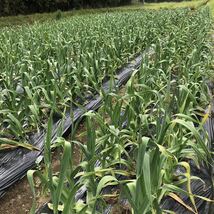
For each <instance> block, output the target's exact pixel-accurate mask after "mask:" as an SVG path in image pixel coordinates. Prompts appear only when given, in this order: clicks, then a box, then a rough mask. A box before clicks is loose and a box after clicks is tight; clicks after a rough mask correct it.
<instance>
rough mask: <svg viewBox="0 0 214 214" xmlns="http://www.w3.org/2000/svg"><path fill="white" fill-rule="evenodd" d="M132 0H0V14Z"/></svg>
mask: <svg viewBox="0 0 214 214" xmlns="http://www.w3.org/2000/svg"><path fill="white" fill-rule="evenodd" d="M131 1H132V0H0V16H6V15H18V14H31V13H37V12H52V11H56V10H58V9H60V10H63V11H65V10H70V9H74V8H82V7H84V8H85V7H86V8H87V7H108V6H111V7H112V6H120V5H124V4H129V3H131Z"/></svg>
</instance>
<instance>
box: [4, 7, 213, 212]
mask: <svg viewBox="0 0 214 214" xmlns="http://www.w3.org/2000/svg"><path fill="white" fill-rule="evenodd" d="M211 29H212V17H211V14H210V11H209V8H207V7H202V8H200V9H198V10H194V11H193V10H190V9H188V8H187V9H176V10H159V11H153V10H145V11H144V10H140V11H138V10H136V11H130V12H113V13H105V14H93V15H83V16H76V17H71V18H68V19H62V20H59V21H53V22H46V23H43V24H39V23H38V24H34V25H32V26H23V27H19V28H17V29H14V28H4V29H2V30H0V71H1V72H0V92H1V93H0V150H1V154H0V183H2V184H3V183H4V185H2V186H1V184H0V192H1V191H5V190H6V188H7V187H8V186H10V185H12V183H14V182H15V181H16V180H18V179H19V178H20V177H21V176H23V175H24V174H25V173H26V172H27V170H29V171H28V172H27V177H28V180H29V183H30V186H31V189H32V194H33V196H34V200H33V203H32V209H31V213H35V212H36V210H37V208H38V207H37V201H36V198H37V197H36V196H37V194H36V191H35V186H36V185H37V184H36V183H35V180H37V181H38V180H39V184H40V186H41V187H42V188H43V190H44V194H46V195H48V196H49V198H50V201H47V204H46V209H49V212H50V213H63V214H69V213H88V214H90V213H106V214H107V213H116V212H115V211H114V209H115V206H119V207H120V209H119V210H120V212H119V213H135V214H142V213H173V212H174V213H209V212H210V211H211V210H212V204H213V186H212V179H213V178H212V176H213V174H212V172H213V153H212V151H213V145H212V143H213V142H212V141H213V137H212V135H213V133H212V131H211V132H210V129H211V130H212V129H213V128H212V126H213V124H212V114H211V112H212V109H213V106H212V90H211V89H212V85H213V84H212V80H213V53H212V51H213V50H212V46H211V45H212V43H211V42H212V41H211V35H210V32H211ZM139 57H140V58H139ZM136 59H140V64H139V66H133V67H132V66H131V65H132V64H133V65H134V64H135V63H136ZM138 62H139V61H138ZM130 63H131V65H130ZM127 65H128V69H129V77H128V78H127V79H126V80H124V81H123V83H124V84H125V83H126V82H127V83H126V84H125V86H123V89H122V91H121V90H120V86H121V85H122V84H120V81H122V80H121V79H120V77H121V78H122V75H118V73H119V74H121V71H122V72H123V70H124V69H127ZM125 71H126V70H125ZM124 73H126V72H124ZM128 79H129V80H128ZM106 85H108V87H107V89H106V88H105V87H106ZM94 99H98V102H99V103H100V105H99V108H98V107H96V108H95V107H94V108H90V109H87V108H86V107H87V105H88V104H89V103H90V102H93V100H94ZM76 112H81V115H80V116H79V117H78V118H77V117H76ZM66 120H69V121H70V123H69V124H70V125H69V128H68V127H67V129H66V133H65V131H63V130H64V128H65V126H64V123H63V122H64V121H66ZM208 122H209V124H208ZM80 123H82V124H83V126H84V127H85V131H83V133H82V136H83V138H81V139H80V138H79V137H78V136H77V134H76V131H77V130H78V125H79V124H80ZM56 124H57V125H56ZM53 130H54V131H53ZM53 132H54V133H53ZM38 133H39V134H38ZM40 133H41V136H42V138H41V139H42V140H41V146H40V147H37V144H34V142H35V141H36V140H37V139H39V138H40ZM53 135H54V137H53ZM32 136H36V137H34V138H33V139H34V140H32ZM52 149H53V150H54V149H59V150H60V151H61V156H60V157H58V158H59V159H60V163H61V165H60V171H59V172H54V171H53V169H52V165H51V163H52V159H53V157H52V153H51V150H52ZM76 149H78V151H79V154H80V155H81V158H80V159H81V161H80V162H79V163H78V164H74V160H73V153H74V151H75V150H76ZM16 151H20V152H16ZM28 154H33V158H29V159H27V158H26V157H28ZM19 156H20V158H22V161H21V162H20V165H19V166H20V170H22V167H24V165H26V167H25V168H24V169H23V172H18V171H17V170H16V171H17V172H12V171H13V170H14V169H13V164H11V165H10V163H11V162H10V161H13V160H16V161H14V164H15V162H18V161H17V160H18V158H19ZM9 157H10V158H9ZM38 157H39V160H40V161H39V162H41V159H42V158H43V157H44V159H43V162H44V164H43V167H42V169H41V168H40V167H37V168H35V169H31V168H32V167H33V163H35V162H38ZM16 158H17V159H16ZM30 159H31V161H32V163H31V164H29V160H30ZM12 163H13V162H12ZM5 164H6V165H5ZM28 164H29V165H28ZM17 168H19V167H18V165H17ZM8 170H9V171H10V173H7V171H8ZM35 177H36V179H34V178H35ZM5 180H6V181H7V182H5ZM0 195H1V194H0ZM43 208H44V207H43ZM41 210H42V209H39V210H37V213H43V211H41ZM209 210H210V211H209ZM117 213H118V212H117Z"/></svg>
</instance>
